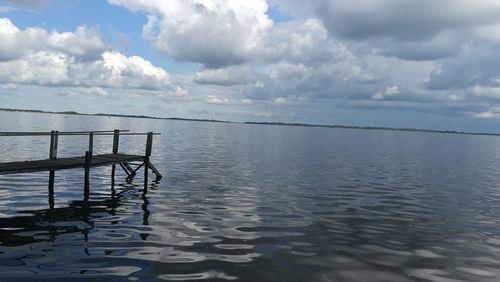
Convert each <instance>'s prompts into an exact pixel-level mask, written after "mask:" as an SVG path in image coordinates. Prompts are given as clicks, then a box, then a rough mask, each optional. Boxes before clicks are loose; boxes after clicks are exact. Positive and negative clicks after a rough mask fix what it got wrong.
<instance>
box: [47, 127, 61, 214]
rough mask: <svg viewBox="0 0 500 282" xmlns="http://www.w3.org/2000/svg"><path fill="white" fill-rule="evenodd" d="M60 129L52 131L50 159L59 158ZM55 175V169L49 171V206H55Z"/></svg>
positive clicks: (51, 207)
mask: <svg viewBox="0 0 500 282" xmlns="http://www.w3.org/2000/svg"><path fill="white" fill-rule="evenodd" d="M58 135H59V134H58V131H55V130H52V131H51V132H50V148H49V159H51V160H55V159H56V158H57V143H58V139H59V138H58ZM54 177H55V171H54V170H50V171H49V187H48V188H49V191H48V192H49V208H50V209H53V208H54Z"/></svg>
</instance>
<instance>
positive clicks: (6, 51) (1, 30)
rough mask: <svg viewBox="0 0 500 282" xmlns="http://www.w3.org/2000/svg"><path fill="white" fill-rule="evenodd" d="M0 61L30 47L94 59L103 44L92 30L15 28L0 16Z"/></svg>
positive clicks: (17, 54) (28, 51)
mask: <svg viewBox="0 0 500 282" xmlns="http://www.w3.org/2000/svg"><path fill="white" fill-rule="evenodd" d="M0 38H2V40H1V41H0V61H5V60H12V59H16V58H20V57H22V56H24V55H27V54H28V53H30V52H32V51H33V50H36V51H46V52H61V53H64V54H67V55H70V56H73V57H75V58H76V59H81V60H94V59H96V58H99V57H100V56H101V54H102V53H103V52H105V51H106V49H107V46H106V44H105V43H104V41H103V40H102V39H101V37H100V35H99V33H98V32H97V31H96V30H93V29H88V28H85V27H82V26H80V27H77V28H76V30H75V31H74V32H62V33H59V32H57V31H52V32H48V31H46V30H44V29H42V28H27V29H25V30H19V29H18V28H17V27H16V26H15V25H14V24H13V23H12V22H11V21H10V20H9V19H7V18H0Z"/></svg>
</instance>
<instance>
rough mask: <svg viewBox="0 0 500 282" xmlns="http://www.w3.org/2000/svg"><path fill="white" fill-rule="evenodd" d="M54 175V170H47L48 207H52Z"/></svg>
mask: <svg viewBox="0 0 500 282" xmlns="http://www.w3.org/2000/svg"><path fill="white" fill-rule="evenodd" d="M54 177H55V172H54V171H53V170H51V171H50V172H49V208H50V209H53V208H54Z"/></svg>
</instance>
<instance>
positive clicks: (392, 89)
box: [372, 86, 401, 100]
mask: <svg viewBox="0 0 500 282" xmlns="http://www.w3.org/2000/svg"><path fill="white" fill-rule="evenodd" d="M399 93H401V90H399V87H397V86H387V87H386V88H385V89H384V90H382V91H379V92H377V94H375V95H373V97H372V99H375V100H382V99H385V98H386V97H391V96H394V95H397V94H399Z"/></svg>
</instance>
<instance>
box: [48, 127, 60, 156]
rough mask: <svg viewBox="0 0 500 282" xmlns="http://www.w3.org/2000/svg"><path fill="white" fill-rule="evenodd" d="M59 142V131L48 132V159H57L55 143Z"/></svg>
mask: <svg viewBox="0 0 500 282" xmlns="http://www.w3.org/2000/svg"><path fill="white" fill-rule="evenodd" d="M58 142H59V131H55V130H52V131H51V132H50V148H49V159H51V160H55V159H57V143H58Z"/></svg>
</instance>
